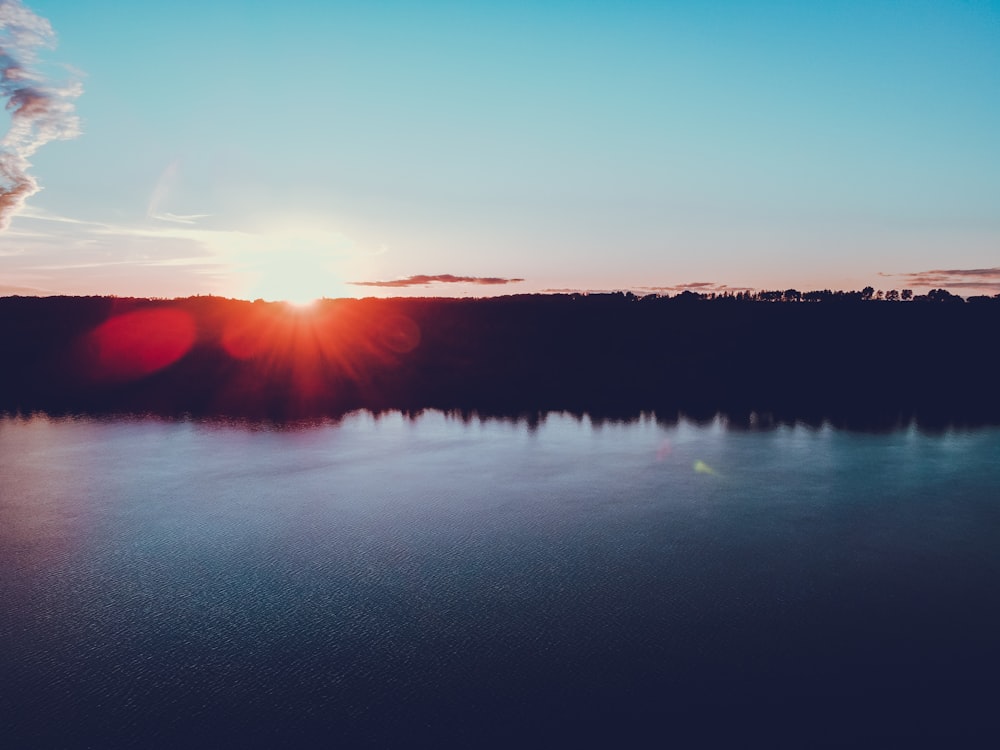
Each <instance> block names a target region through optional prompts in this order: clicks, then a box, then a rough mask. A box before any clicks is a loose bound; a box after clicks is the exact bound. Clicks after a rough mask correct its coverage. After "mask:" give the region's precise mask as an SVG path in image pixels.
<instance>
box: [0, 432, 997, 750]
mask: <svg viewBox="0 0 1000 750" xmlns="http://www.w3.org/2000/svg"><path fill="white" fill-rule="evenodd" d="M998 633H1000V430H998V429H995V428H992V429H981V430H976V431H969V432H947V433H940V434H923V433H921V432H919V431H917V430H915V429H910V430H905V431H899V432H894V433H891V434H878V435H875V434H859V433H849V432H840V431H835V430H832V429H819V430H815V429H808V428H804V427H796V428H781V429H776V430H771V431H765V432H736V431H727V430H726V429H724V427H723V426H722V425H720V424H718V423H715V424H711V425H706V426H695V425H693V424H688V423H683V422H682V423H681V424H679V425H676V426H661V425H658V424H657V423H656V422H655V421H652V420H645V421H639V422H636V423H631V424H604V425H592V424H591V423H590V422H589V421H588V420H587V419H584V420H582V421H580V420H577V419H574V418H572V417H569V416H561V415H552V416H550V417H548V419H547V420H545V421H544V422H543V423H542V424H541V425H538V426H537V427H534V428H532V427H530V426H529V425H527V424H526V423H523V422H522V423H512V422H500V421H491V422H485V423H481V422H479V421H473V422H471V423H465V422H463V421H461V420H458V419H451V418H448V417H446V416H444V415H442V414H437V413H427V414H425V415H423V416H421V417H419V418H417V419H406V418H404V417H402V416H401V415H398V414H397V415H386V416H383V417H381V418H380V419H375V418H374V417H372V416H370V415H367V414H365V415H356V416H351V417H348V418H346V419H345V420H343V421H342V422H339V423H328V424H315V425H301V426H296V427H277V426H266V425H252V424H224V423H200V422H185V421H180V422H164V421H157V420H131V421H129V420H96V419H85V418H79V419H74V418H63V419H50V418H45V417H35V418H31V419H20V418H2V419H0V735H2V736H4V737H10V738H14V739H15V740H16V742H15V744H14V745H11V746H30V745H38V746H94V747H107V746H117V745H134V746H140V747H148V746H164V747H167V746H180V745H187V746H191V745H200V746H217V745H219V744H223V743H225V744H229V745H233V746H237V745H240V746H251V745H259V746H275V745H289V746H300V745H311V746H334V745H338V744H339V745H342V746H356V745H366V744H367V745H375V746H392V747H395V746H418V745H423V744H427V745H435V746H441V745H442V744H446V745H447V744H451V745H462V746H470V747H471V746H477V745H483V744H491V743H495V744H507V745H510V744H512V743H513V744H520V745H521V746H534V745H539V746H541V745H546V746H549V745H551V743H552V742H553V741H555V742H562V743H563V744H567V745H568V744H571V743H572V744H574V745H575V746H579V745H580V744H581V741H582V744H584V745H586V744H595V745H607V744H608V743H610V742H611V741H614V740H621V739H626V740H629V741H631V742H632V743H633V744H634V743H635V742H636V741H642V742H649V743H650V744H653V745H656V746H660V745H663V744H669V743H670V742H671V741H673V740H677V739H681V740H684V741H685V742H688V743H689V742H690V741H691V739H692V738H694V739H696V740H698V741H700V742H702V743H705V742H710V741H711V740H713V739H720V740H721V739H722V738H723V737H724V736H725V737H728V738H732V737H756V738H772V739H776V740H778V739H780V740H788V741H799V742H802V743H804V744H803V746H806V745H816V744H822V743H823V742H827V741H828V742H830V743H842V742H844V741H853V742H855V744H858V743H860V744H865V743H866V742H869V741H871V742H872V743H876V740H877V741H878V742H881V739H880V738H884V737H886V736H890V737H891V736H898V737H910V738H912V737H920V738H928V737H935V738H937V737H940V738H946V737H959V738H963V739H964V740H966V741H968V740H970V739H972V740H977V741H978V740H980V739H983V738H986V737H989V736H992V735H993V733H995V732H996V731H998V730H1000V725H998V723H997V720H996V719H994V714H995V713H996V705H997V699H998V697H1000V688H998V681H1000V677H998V673H1000V672H998V668H1000V656H998V651H1000V649H998V646H997V640H998V637H1000V636H998V635H997V634H998Z"/></svg>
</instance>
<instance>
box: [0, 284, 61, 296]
mask: <svg viewBox="0 0 1000 750" xmlns="http://www.w3.org/2000/svg"><path fill="white" fill-rule="evenodd" d="M49 294H52V292H51V291H50V290H48V289H37V288H36V287H33V286H10V285H9V284H0V296H3V297H6V296H9V295H14V296H18V297H44V296H46V295H49Z"/></svg>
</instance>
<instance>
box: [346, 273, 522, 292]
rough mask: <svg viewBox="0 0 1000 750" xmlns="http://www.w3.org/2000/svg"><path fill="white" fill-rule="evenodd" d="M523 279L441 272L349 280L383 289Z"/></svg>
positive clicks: (498, 283) (353, 283)
mask: <svg viewBox="0 0 1000 750" xmlns="http://www.w3.org/2000/svg"><path fill="white" fill-rule="evenodd" d="M519 281H524V279H503V278H500V277H498V276H454V275H452V274H450V273H441V274H436V275H434V276H427V275H424V274H418V275H416V276H407V277H406V278H405V279H393V280H391V281H349V282H347V283H348V284H352V285H353V286H375V287H381V288H383V289H401V288H405V287H411V286H430V285H432V284H481V285H483V286H499V285H502V284H516V283H517V282H519Z"/></svg>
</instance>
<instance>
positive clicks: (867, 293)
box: [861, 286, 875, 300]
mask: <svg viewBox="0 0 1000 750" xmlns="http://www.w3.org/2000/svg"><path fill="white" fill-rule="evenodd" d="M873 294H875V288H874V287H870V286H866V287H865V288H864V289H862V290H861V299H864V300H869V299H871V298H872V295H873Z"/></svg>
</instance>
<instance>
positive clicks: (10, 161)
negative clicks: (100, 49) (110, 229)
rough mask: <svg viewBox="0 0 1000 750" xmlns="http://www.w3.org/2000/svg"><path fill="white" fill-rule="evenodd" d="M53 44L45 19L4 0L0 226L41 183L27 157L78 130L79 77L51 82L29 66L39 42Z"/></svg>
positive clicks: (0, 14)
mask: <svg viewBox="0 0 1000 750" xmlns="http://www.w3.org/2000/svg"><path fill="white" fill-rule="evenodd" d="M54 46H55V32H53V31H52V26H51V25H50V24H49V22H48V21H47V20H46V19H44V18H41V17H40V16H36V15H35V14H34V13H32V12H31V11H30V10H28V9H27V8H26V7H25V6H24V5H23V4H22V3H21V0H0V99H5V100H6V105H5V106H6V108H7V110H8V111H9V112H10V128H9V130H8V131H7V133H6V135H4V136H3V138H2V139H0V229H6V228H7V225H8V224H9V223H10V219H11V217H12V216H13V215H14V214H16V213H17V212H18V211H19V210H20V209H21V208H22V207H23V206H24V202H25V201H26V200H27V199H28V198H30V197H31V196H32V195H34V194H35V193H37V192H38V191H39V189H40V188H39V186H38V182H37V181H36V180H35V178H34V177H33V176H32V175H30V174H28V169H29V168H30V167H31V162H29V161H28V159H29V157H31V155H32V154H34V153H35V152H36V151H37V150H38V149H39V148H41V147H42V146H44V145H45V144H46V143H48V142H49V141H54V140H65V139H69V138H75V137H76V136H78V135H79V134H80V119H79V118H78V117H77V116H76V114H75V113H74V109H73V100H74V99H75V98H76V97H78V96H79V95H80V94H81V93H82V92H83V87H82V86H81V85H80V83H79V82H73V83H70V84H69V85H68V86H65V87H63V88H59V87H55V86H51V85H49V84H48V83H47V82H46V81H44V80H42V79H41V78H40V77H39V76H38V75H36V74H35V73H34V72H33V71H32V70H31V69H30V67H29V65H30V64H31V63H32V62H34V60H35V57H36V50H37V49H38V48H40V47H54Z"/></svg>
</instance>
